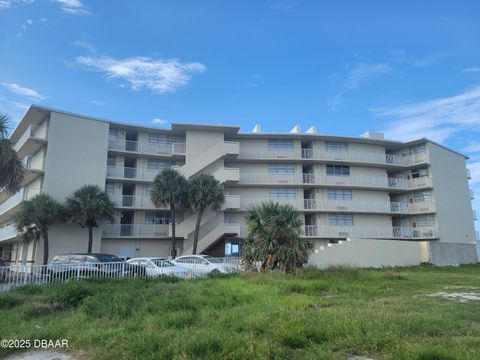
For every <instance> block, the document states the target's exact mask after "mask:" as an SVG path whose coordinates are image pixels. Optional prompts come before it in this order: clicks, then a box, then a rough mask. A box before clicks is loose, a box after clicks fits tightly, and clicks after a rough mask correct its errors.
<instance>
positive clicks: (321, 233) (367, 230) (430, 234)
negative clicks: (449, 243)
mask: <svg viewBox="0 0 480 360" xmlns="http://www.w3.org/2000/svg"><path fill="white" fill-rule="evenodd" d="M304 235H305V237H311V238H366V239H403V240H409V239H412V240H415V239H419V240H420V239H435V238H438V229H437V228H435V227H415V228H413V227H396V226H394V227H373V226H372V227H362V226H329V225H306V226H305V230H304Z"/></svg>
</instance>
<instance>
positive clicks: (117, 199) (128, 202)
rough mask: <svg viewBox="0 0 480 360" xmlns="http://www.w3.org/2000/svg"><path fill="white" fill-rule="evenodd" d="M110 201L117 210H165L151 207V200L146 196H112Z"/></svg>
mask: <svg viewBox="0 0 480 360" xmlns="http://www.w3.org/2000/svg"><path fill="white" fill-rule="evenodd" d="M110 198H111V200H112V201H113V202H114V203H115V204H116V205H117V207H118V208H127V209H165V208H157V207H156V206H155V205H153V203H152V200H151V199H150V197H148V196H141V195H140V196H136V195H112V196H111V197H110Z"/></svg>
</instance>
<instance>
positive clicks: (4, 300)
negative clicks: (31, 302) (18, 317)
mask: <svg viewBox="0 0 480 360" xmlns="http://www.w3.org/2000/svg"><path fill="white" fill-rule="evenodd" d="M26 299H27V298H26V296H22V295H20V294H14V293H7V294H2V295H0V309H11V308H14V307H16V306H19V305H22V304H23V303H24V302H25V301H26Z"/></svg>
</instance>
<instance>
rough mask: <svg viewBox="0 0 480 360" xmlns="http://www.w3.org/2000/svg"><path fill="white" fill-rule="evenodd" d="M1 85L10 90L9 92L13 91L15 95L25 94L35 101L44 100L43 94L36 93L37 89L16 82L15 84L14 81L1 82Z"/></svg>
mask: <svg viewBox="0 0 480 360" xmlns="http://www.w3.org/2000/svg"><path fill="white" fill-rule="evenodd" d="M2 85H3V86H4V87H6V88H7V89H8V90H10V91H11V92H13V93H15V94H17V95H22V96H26V97H29V98H31V99H33V100H37V101H42V100H45V96H43V95H42V94H40V93H38V92H37V91H35V90H33V89H29V88H26V87H22V86H20V85H18V84H15V83H5V82H4V83H2Z"/></svg>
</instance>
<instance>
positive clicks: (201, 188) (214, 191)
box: [188, 174, 225, 255]
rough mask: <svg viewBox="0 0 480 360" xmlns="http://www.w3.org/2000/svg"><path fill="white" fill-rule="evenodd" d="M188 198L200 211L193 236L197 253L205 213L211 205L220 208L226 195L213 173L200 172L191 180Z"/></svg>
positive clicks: (194, 252)
mask: <svg viewBox="0 0 480 360" xmlns="http://www.w3.org/2000/svg"><path fill="white" fill-rule="evenodd" d="M188 200H189V204H190V206H191V207H192V209H193V210H195V211H198V217H197V223H196V224H195V234H194V237H193V252H192V253H193V255H195V254H196V253H197V245H198V236H199V233H200V224H201V222H202V217H203V213H204V212H205V209H207V208H208V207H209V206H211V207H212V208H213V209H214V210H218V209H219V208H220V206H221V205H222V204H223V201H224V200H225V195H224V193H223V188H222V186H221V185H220V182H219V181H218V180H217V179H215V177H214V176H213V175H210V174H200V175H198V176H197V177H195V178H194V179H193V180H191V181H190V186H189V195H188Z"/></svg>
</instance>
